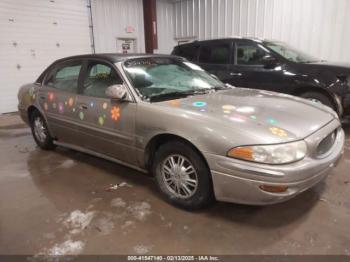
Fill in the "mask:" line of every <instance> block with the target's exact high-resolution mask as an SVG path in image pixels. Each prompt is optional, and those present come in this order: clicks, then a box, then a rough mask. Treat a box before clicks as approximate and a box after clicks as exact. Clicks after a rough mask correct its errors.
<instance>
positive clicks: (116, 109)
mask: <svg viewBox="0 0 350 262" xmlns="http://www.w3.org/2000/svg"><path fill="white" fill-rule="evenodd" d="M111 117H112V119H113V120H115V121H117V120H118V119H119V117H120V108H119V107H117V106H113V108H112V110H111Z"/></svg>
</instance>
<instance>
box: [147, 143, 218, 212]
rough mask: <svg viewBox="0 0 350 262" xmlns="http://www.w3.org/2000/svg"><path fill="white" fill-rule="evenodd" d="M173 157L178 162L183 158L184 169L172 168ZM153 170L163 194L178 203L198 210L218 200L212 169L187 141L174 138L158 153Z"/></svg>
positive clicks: (177, 204)
mask: <svg viewBox="0 0 350 262" xmlns="http://www.w3.org/2000/svg"><path fill="white" fill-rule="evenodd" d="M171 160H173V162H174V163H176V164H179V163H181V162H182V160H183V162H182V168H180V167H179V165H173V169H172V168H171V166H172V161H171ZM190 166H192V168H191V167H190ZM186 168H187V169H188V170H187V171H185V169H186ZM152 171H153V174H154V175H155V178H156V182H157V185H158V188H159V190H160V192H161V193H162V195H163V197H164V198H165V200H167V201H168V202H169V203H171V204H173V205H175V206H178V207H181V208H184V209H187V210H196V209H200V208H203V207H205V206H208V205H209V204H211V203H212V202H213V200H214V194H213V186H212V182H211V174H210V170H209V169H208V167H207V165H206V163H205V162H204V160H203V159H202V157H201V156H200V155H199V154H198V153H197V152H196V151H195V150H194V149H193V148H191V146H189V145H187V144H186V143H184V142H181V141H170V142H168V143H165V144H163V145H161V146H160V147H159V149H158V150H157V152H156V154H155V158H154V161H153V165H152ZM192 171H193V172H192ZM186 172H187V174H186ZM193 180H196V183H195V182H193ZM167 181H168V182H167ZM176 185H177V186H176ZM189 191H191V192H190V193H189ZM181 195H182V196H181Z"/></svg>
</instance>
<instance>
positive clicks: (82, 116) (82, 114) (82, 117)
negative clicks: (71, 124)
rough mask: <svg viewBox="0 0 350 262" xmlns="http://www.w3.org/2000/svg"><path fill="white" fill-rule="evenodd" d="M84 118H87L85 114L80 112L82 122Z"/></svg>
mask: <svg viewBox="0 0 350 262" xmlns="http://www.w3.org/2000/svg"><path fill="white" fill-rule="evenodd" d="M84 117H85V115H84V112H82V111H81V112H79V118H80V120H84Z"/></svg>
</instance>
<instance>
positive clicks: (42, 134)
mask: <svg viewBox="0 0 350 262" xmlns="http://www.w3.org/2000/svg"><path fill="white" fill-rule="evenodd" d="M30 127H31V130H32V135H33V138H34V140H35V142H36V144H37V145H38V146H39V147H40V148H41V149H44V150H51V149H54V148H55V147H56V146H55V144H54V143H53V138H52V137H51V135H50V133H49V130H48V128H47V124H46V121H45V119H44V117H43V116H42V115H41V114H40V112H39V111H38V110H35V111H34V112H33V113H32V114H31V115H30Z"/></svg>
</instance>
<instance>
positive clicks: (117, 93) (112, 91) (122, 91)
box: [106, 84, 127, 100]
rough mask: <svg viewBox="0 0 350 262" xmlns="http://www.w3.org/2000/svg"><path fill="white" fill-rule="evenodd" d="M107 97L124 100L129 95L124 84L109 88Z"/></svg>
mask: <svg viewBox="0 0 350 262" xmlns="http://www.w3.org/2000/svg"><path fill="white" fill-rule="evenodd" d="M106 95H107V96H108V97H109V98H111V99H116V100H123V99H125V98H126V95H127V91H126V86H125V85H124V84H118V85H112V86H109V87H108V88H107V89H106Z"/></svg>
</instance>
